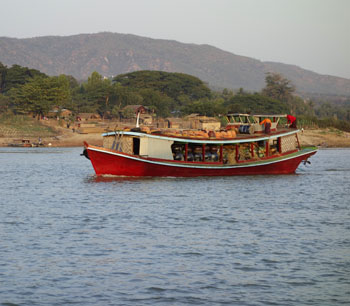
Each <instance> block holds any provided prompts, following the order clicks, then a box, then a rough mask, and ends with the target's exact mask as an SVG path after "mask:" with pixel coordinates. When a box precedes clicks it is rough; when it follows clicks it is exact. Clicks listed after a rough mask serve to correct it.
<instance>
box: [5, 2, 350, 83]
mask: <svg viewBox="0 0 350 306" xmlns="http://www.w3.org/2000/svg"><path fill="white" fill-rule="evenodd" d="M0 7H1V14H0V15H1V17H0V36H6V37H14V38H29V37H38V36H47V35H50V36H52V35H59V36H67V35H74V34H81V33H98V32H114V33H123V34H135V35H139V36H144V37H150V38H156V39H167V40H177V41H179V42H183V43H193V44H208V45H212V46H215V47H217V48H220V49H222V50H225V51H228V52H231V53H234V54H237V55H243V56H248V57H252V58H254V59H258V60H261V61H273V62H280V63H285V64H292V65H297V66H299V67H302V68H304V69H308V70H311V71H314V72H317V73H320V74H326V75H335V76H340V77H345V78H348V79H350V17H349V16H350V0H0ZM0 61H1V59H0Z"/></svg>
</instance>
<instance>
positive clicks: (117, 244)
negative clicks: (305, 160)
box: [0, 148, 350, 305]
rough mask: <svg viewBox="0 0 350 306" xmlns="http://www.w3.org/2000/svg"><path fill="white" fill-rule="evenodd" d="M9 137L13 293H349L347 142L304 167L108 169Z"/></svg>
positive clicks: (79, 297)
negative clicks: (207, 174)
mask: <svg viewBox="0 0 350 306" xmlns="http://www.w3.org/2000/svg"><path fill="white" fill-rule="evenodd" d="M81 151H82V149H81V148H66V149H61V148H41V149H36V148H28V149H16V148H0V174H1V176H0V180H1V181H0V182H1V184H0V304H2V305H67V304H75V305H189V304H198V305H221V304H228V305H346V304H347V305H349V303H350V210H349V206H350V203H349V202H350V150H345V149H344V150H341V149H339V150H321V151H319V152H318V153H317V154H316V155H315V156H313V157H312V158H311V162H312V164H311V165H306V166H304V165H301V166H300V168H299V169H298V171H297V174H296V175H287V176H285V175H283V176H250V177H224V178H187V179H181V178H176V179H175V178H162V179H157V178H148V179H125V178H119V179H118V178H105V179H97V178H95V176H94V171H93V169H92V166H91V164H90V162H89V161H88V160H87V159H85V158H83V157H81V156H79V154H80V153H81Z"/></svg>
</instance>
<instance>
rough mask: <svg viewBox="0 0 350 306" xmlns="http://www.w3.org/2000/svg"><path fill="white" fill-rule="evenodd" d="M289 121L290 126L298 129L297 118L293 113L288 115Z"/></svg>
mask: <svg viewBox="0 0 350 306" xmlns="http://www.w3.org/2000/svg"><path fill="white" fill-rule="evenodd" d="M287 123H290V125H289V127H290V128H293V129H296V128H297V118H295V117H294V116H292V115H287Z"/></svg>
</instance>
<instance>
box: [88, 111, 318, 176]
mask: <svg viewBox="0 0 350 306" xmlns="http://www.w3.org/2000/svg"><path fill="white" fill-rule="evenodd" d="M236 115H239V116H240V117H241V119H242V118H243V120H241V121H235V120H234V117H235V116H236ZM249 117H251V118H253V121H249V120H250V119H249ZM281 117H285V115H256V116H250V115H247V114H232V115H231V116H228V119H229V124H228V125H227V127H226V129H225V130H221V131H203V130H201V131H199V130H180V129H153V130H152V129H150V128H149V127H141V128H133V129H124V130H120V131H114V132H109V133H105V134H103V135H102V136H103V138H104V139H103V147H98V146H93V145H89V144H87V143H86V142H84V146H85V149H84V155H85V156H86V157H87V158H89V159H90V161H91V163H92V166H93V168H94V170H95V172H96V175H97V176H101V175H116V176H138V177H143V176H163V177H164V176H168V177H195V176H232V175H265V174H291V173H294V172H295V170H296V169H297V167H298V166H299V164H300V163H301V162H303V161H304V162H305V163H306V162H307V160H308V158H309V157H310V156H312V155H313V154H315V153H316V152H317V147H307V148H302V147H301V146H300V143H299V139H298V132H299V130H298V129H291V128H288V127H282V126H280V125H279V124H278V123H279V119H280V118H281ZM264 118H265V119H266V118H271V119H269V122H270V124H269V123H267V124H261V123H262V122H263V119H264Z"/></svg>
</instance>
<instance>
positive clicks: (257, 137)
mask: <svg viewBox="0 0 350 306" xmlns="http://www.w3.org/2000/svg"><path fill="white" fill-rule="evenodd" d="M299 131H300V130H298V129H293V130H290V129H285V130H281V131H276V132H271V134H254V135H249V134H238V135H237V137H235V138H232V139H225V138H221V139H213V138H205V139H203V138H202V139H198V138H190V137H177V136H171V135H166V134H147V133H142V132H132V131H117V132H108V133H104V134H102V136H103V137H106V136H115V135H116V133H121V135H126V136H135V137H149V138H154V139H162V140H170V141H176V142H183V143H195V144H235V143H245V142H253V141H254V142H255V141H262V140H268V139H271V138H277V137H281V136H288V135H293V134H296V133H298V132H299Z"/></svg>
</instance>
